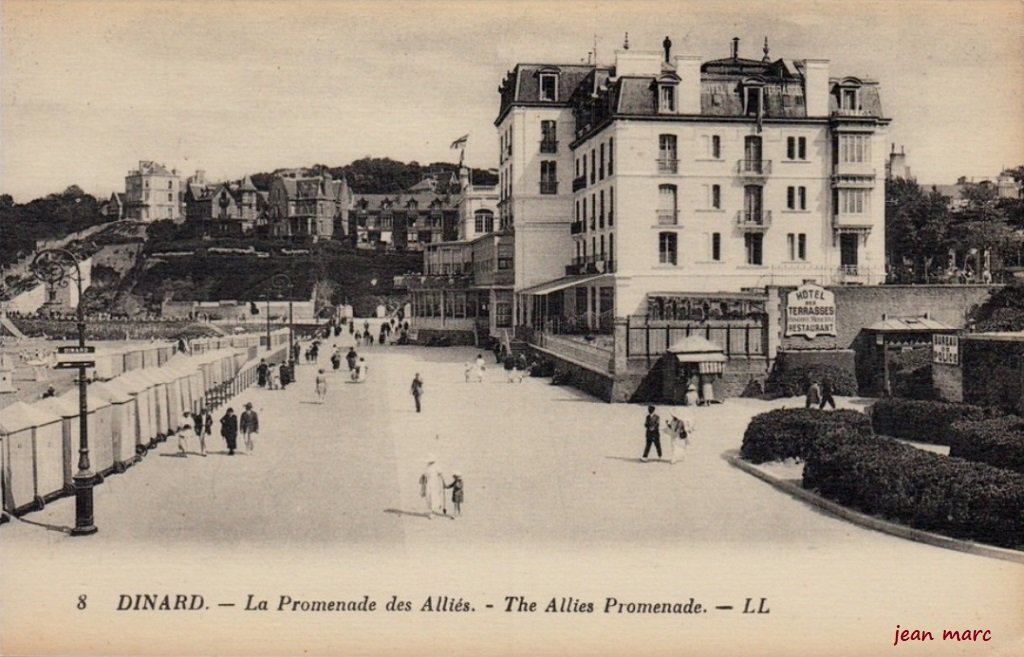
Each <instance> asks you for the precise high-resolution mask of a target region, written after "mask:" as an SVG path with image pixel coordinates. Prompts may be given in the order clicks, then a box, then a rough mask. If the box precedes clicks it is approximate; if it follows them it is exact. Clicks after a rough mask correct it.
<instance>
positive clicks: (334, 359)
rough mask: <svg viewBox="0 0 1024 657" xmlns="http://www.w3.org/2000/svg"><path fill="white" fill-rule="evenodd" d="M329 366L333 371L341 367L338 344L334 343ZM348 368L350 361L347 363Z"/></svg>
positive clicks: (350, 366)
mask: <svg viewBox="0 0 1024 657" xmlns="http://www.w3.org/2000/svg"><path fill="white" fill-rule="evenodd" d="M349 351H350V352H351V351H352V348H351V347H349ZM331 368H332V369H333V370H335V371H337V370H340V369H341V350H340V349H339V348H338V345H334V351H332V352H331ZM348 369H349V370H350V371H351V370H352V363H351V362H350V363H349V366H348Z"/></svg>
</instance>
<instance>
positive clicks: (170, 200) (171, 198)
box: [167, 194, 174, 203]
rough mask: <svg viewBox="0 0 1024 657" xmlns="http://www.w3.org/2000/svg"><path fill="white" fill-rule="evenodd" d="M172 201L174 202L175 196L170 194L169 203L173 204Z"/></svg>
mask: <svg viewBox="0 0 1024 657" xmlns="http://www.w3.org/2000/svg"><path fill="white" fill-rule="evenodd" d="M172 201H174V194H168V195H167V202H168V203H171V202H172Z"/></svg>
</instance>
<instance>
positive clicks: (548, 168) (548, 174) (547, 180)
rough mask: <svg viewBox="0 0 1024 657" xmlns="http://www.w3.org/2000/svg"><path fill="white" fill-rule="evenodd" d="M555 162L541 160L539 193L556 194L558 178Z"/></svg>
mask: <svg viewBox="0 0 1024 657" xmlns="http://www.w3.org/2000/svg"><path fill="white" fill-rule="evenodd" d="M557 164H558V163H557V162H555V161H554V160H543V161H541V163H540V193H541V194H557V193H558V176H557Z"/></svg>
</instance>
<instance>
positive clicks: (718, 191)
mask: <svg viewBox="0 0 1024 657" xmlns="http://www.w3.org/2000/svg"><path fill="white" fill-rule="evenodd" d="M709 200H710V202H711V207H712V208H713V209H715V210H720V209H721V208H722V186H721V185H712V186H711V198H710V199H709Z"/></svg>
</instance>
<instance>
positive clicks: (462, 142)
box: [452, 134, 469, 150]
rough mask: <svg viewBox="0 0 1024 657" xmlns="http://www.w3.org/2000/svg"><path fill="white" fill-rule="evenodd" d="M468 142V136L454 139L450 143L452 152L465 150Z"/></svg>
mask: <svg viewBox="0 0 1024 657" xmlns="http://www.w3.org/2000/svg"><path fill="white" fill-rule="evenodd" d="M468 140H469V135H468V134H466V135H462V136H461V137H459V138H458V139H456V140H455V141H453V142H452V150H454V149H456V148H465V147H466V142H467V141H468Z"/></svg>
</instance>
